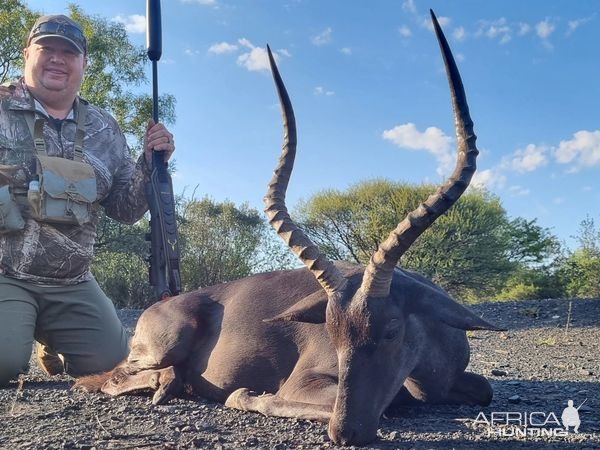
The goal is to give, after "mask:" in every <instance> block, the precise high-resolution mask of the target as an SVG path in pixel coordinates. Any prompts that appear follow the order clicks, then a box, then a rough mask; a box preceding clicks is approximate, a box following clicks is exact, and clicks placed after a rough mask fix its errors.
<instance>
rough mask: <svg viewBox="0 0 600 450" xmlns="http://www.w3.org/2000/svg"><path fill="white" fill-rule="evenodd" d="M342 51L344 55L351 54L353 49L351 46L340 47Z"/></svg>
mask: <svg viewBox="0 0 600 450" xmlns="http://www.w3.org/2000/svg"><path fill="white" fill-rule="evenodd" d="M340 52H341V53H343V54H344V55H351V54H352V49H351V48H350V47H343V48H340Z"/></svg>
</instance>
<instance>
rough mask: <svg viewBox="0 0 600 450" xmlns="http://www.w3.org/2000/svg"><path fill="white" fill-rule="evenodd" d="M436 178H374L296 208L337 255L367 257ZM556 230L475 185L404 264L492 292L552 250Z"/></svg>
mask: <svg viewBox="0 0 600 450" xmlns="http://www.w3.org/2000/svg"><path fill="white" fill-rule="evenodd" d="M434 189H435V187H434V186H430V185H409V184H403V183H395V182H391V181H387V180H371V181H366V182H361V183H358V184H355V185H354V186H352V187H350V188H349V189H348V190H347V191H344V192H340V191H333V190H330V191H324V192H321V193H319V194H316V195H315V196H313V197H312V198H311V199H310V200H309V201H308V202H305V203H302V204H301V205H300V206H299V208H298V210H297V211H296V216H297V218H298V220H299V222H300V223H302V226H303V228H304V229H305V230H306V232H307V233H308V234H309V235H310V236H311V238H313V240H314V241H315V242H316V243H317V244H318V245H319V246H320V248H321V249H322V250H323V251H324V252H325V253H326V254H327V255H328V256H330V257H331V258H333V259H346V260H351V261H355V262H359V263H363V264H365V263H367V262H368V260H369V258H370V257H371V255H372V254H373V252H374V251H375V250H376V249H377V247H378V246H379V243H380V242H381V241H382V240H383V239H385V238H386V237H387V236H388V234H389V232H390V231H391V230H392V229H393V228H394V227H395V226H396V225H397V224H398V222H399V221H400V220H402V219H403V218H404V217H405V216H406V215H407V213H409V212H410V211H413V210H414V209H415V208H416V207H417V206H418V205H419V203H420V202H422V201H423V200H424V199H425V198H427V196H428V195H429V194H430V193H431V192H433V191H434ZM554 243H555V238H553V237H552V236H551V234H550V233H549V231H548V230H545V229H542V228H541V227H539V226H537V225H536V224H535V221H531V222H527V221H525V220H523V219H516V220H514V221H510V220H509V219H508V217H507V214H506V211H505V210H504V208H502V205H501V203H500V200H499V199H498V198H497V197H494V196H492V195H490V194H489V193H487V192H485V191H481V190H475V189H472V190H470V191H469V192H467V193H466V194H465V195H463V196H462V197H461V199H460V200H459V201H458V202H457V203H456V204H455V205H454V206H453V207H452V208H451V209H450V210H449V211H448V212H447V213H446V214H444V215H443V216H441V217H440V218H439V219H438V220H437V221H436V222H435V223H434V224H433V225H432V226H431V227H430V228H429V229H428V230H426V231H425V232H424V233H423V235H422V236H421V237H420V238H419V239H418V240H417V241H416V242H415V243H414V244H413V245H412V247H411V248H410V249H409V250H408V251H407V253H406V254H405V255H404V256H403V257H402V261H401V262H400V265H401V266H402V267H404V268H407V269H412V270H416V271H418V272H421V273H423V274H425V275H427V276H429V277H430V278H431V279H433V280H434V281H435V282H437V283H439V284H440V285H441V286H442V287H443V288H445V289H446V290H448V291H449V292H450V293H452V294H453V295H455V296H456V297H458V298H462V299H464V300H476V299H481V298H484V297H493V296H494V295H495V294H497V293H498V291H499V290H500V289H501V288H502V287H503V286H504V283H505V282H506V281H507V280H508V279H509V277H510V276H511V274H512V273H513V272H514V271H516V270H517V269H518V268H519V267H526V265H527V264H533V263H534V262H542V261H544V260H545V258H549V257H550V256H551V254H552V249H553V245H554Z"/></svg>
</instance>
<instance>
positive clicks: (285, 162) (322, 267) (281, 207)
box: [264, 45, 346, 298]
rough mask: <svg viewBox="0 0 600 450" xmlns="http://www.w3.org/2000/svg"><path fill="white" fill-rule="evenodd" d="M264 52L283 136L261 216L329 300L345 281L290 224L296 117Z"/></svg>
mask: <svg viewBox="0 0 600 450" xmlns="http://www.w3.org/2000/svg"><path fill="white" fill-rule="evenodd" d="M267 53H268V54H269V64H270V65H271V72H272V74H273V80H274V81H275V86H276V87H277V95H278V96H279V102H280V104H281V112H282V115H283V130H284V136H283V148H282V151H281V156H280V158H279V163H278V164H277V167H276V168H275V171H274V172H273V178H271V182H270V183H269V188H268V190H267V195H266V196H265V198H264V202H265V213H266V214H267V218H268V220H269V223H270V224H271V226H272V227H273V228H274V229H275V231H276V232H277V234H278V235H279V237H281V239H283V240H284V241H285V243H286V244H287V245H288V246H289V247H290V249H291V250H292V252H294V254H295V255H296V256H297V257H298V258H300V260H301V261H302V262H303V263H304V265H305V266H306V267H307V268H308V269H309V270H310V271H311V272H312V274H313V275H314V276H315V278H316V279H317V281H318V282H319V283H320V284H321V286H322V287H323V289H324V290H325V292H327V295H328V296H329V297H330V298H331V297H333V296H335V294H337V293H339V292H341V291H342V290H343V289H344V287H345V286H346V279H345V278H344V277H343V275H342V273H341V272H340V271H339V270H338V269H337V267H335V266H334V265H333V263H332V262H331V261H330V260H329V259H328V258H327V257H326V256H325V255H324V254H323V253H321V251H320V250H319V248H318V247H317V246H316V245H315V244H313V243H312V241H311V240H310V238H309V237H308V236H307V235H306V234H305V233H304V231H302V230H301V229H300V228H299V227H298V226H297V225H296V224H295V223H294V222H293V221H292V219H291V218H290V215H289V214H288V211H287V207H286V206H285V194H286V191H287V187H288V184H289V181H290V175H291V173H292V169H293V168H294V159H295V157H296V144H297V140H296V118H295V116H294V110H293V108H292V103H291V101H290V97H289V96H288V93H287V90H286V88H285V85H284V84H283V80H282V79H281V76H280V75H279V70H278V69H277V64H276V63H275V58H274V57H273V54H272V53H271V48H270V47H269V46H268V45H267Z"/></svg>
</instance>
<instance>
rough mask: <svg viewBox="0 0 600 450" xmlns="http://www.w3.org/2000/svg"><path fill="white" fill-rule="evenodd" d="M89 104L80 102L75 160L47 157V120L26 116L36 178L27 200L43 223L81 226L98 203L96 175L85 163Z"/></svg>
mask: <svg viewBox="0 0 600 450" xmlns="http://www.w3.org/2000/svg"><path fill="white" fill-rule="evenodd" d="M86 115H87V104H86V103H85V102H84V101H82V100H81V99H80V100H79V101H78V102H77V108H76V123H77V126H76V130H75V139H74V149H73V159H67V158H62V157H58V156H48V153H47V151H46V142H45V140H44V134H43V131H44V124H45V123H46V122H47V120H46V119H45V118H40V117H36V115H35V113H33V114H26V120H27V125H28V126H29V129H30V131H31V135H32V137H33V145H34V151H35V160H36V175H35V178H34V179H32V181H31V182H30V183H29V189H28V191H27V201H28V203H29V206H30V207H31V215H32V217H33V218H35V219H36V220H38V221H41V222H54V223H64V224H77V225H82V224H84V223H86V222H89V221H90V220H91V215H92V206H93V203H94V202H95V201H96V197H97V191H96V173H95V172H94V168H93V167H92V166H91V165H90V164H88V163H86V162H84V161H83V137H84V135H85V119H86Z"/></svg>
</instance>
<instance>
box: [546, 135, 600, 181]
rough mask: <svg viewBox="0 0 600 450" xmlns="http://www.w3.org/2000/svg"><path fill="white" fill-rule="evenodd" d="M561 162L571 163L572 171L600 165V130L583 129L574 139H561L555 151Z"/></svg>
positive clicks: (558, 160)
mask: <svg viewBox="0 0 600 450" xmlns="http://www.w3.org/2000/svg"><path fill="white" fill-rule="evenodd" d="M554 156H555V158H556V161H557V162H558V163H559V164H569V165H570V169H569V170H570V171H571V172H576V171H578V170H580V169H583V168H586V167H593V166H600V130H596V131H586V130H581V131H578V132H577V133H575V134H574V135H573V139H570V140H567V141H561V142H560V144H559V145H558V149H557V150H556V152H555V153H554Z"/></svg>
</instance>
